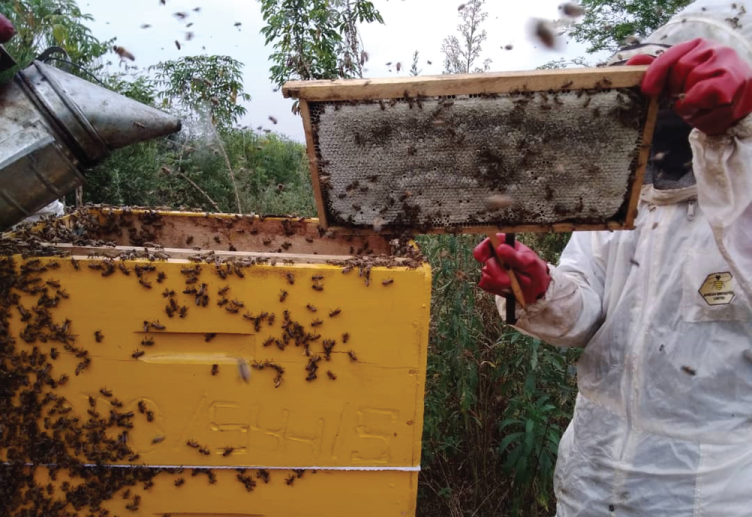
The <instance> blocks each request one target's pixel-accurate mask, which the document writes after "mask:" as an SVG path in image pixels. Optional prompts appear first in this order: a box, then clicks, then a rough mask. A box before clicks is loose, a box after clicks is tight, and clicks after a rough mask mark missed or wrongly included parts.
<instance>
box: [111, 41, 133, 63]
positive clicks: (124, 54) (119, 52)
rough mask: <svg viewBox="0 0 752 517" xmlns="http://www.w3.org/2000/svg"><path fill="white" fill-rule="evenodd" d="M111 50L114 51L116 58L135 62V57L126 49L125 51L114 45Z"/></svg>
mask: <svg viewBox="0 0 752 517" xmlns="http://www.w3.org/2000/svg"><path fill="white" fill-rule="evenodd" d="M112 50H114V51H115V53H116V54H117V55H118V56H120V59H128V60H130V61H135V60H136V56H134V55H133V54H131V53H130V52H129V51H128V49H126V48H125V47H120V46H118V45H115V46H114V47H113V49H112Z"/></svg>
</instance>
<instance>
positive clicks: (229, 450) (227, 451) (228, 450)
mask: <svg viewBox="0 0 752 517" xmlns="http://www.w3.org/2000/svg"><path fill="white" fill-rule="evenodd" d="M234 450H235V449H234V448H232V447H225V448H224V450H223V451H222V456H224V457H227V456H229V455H230V454H232V451H234Z"/></svg>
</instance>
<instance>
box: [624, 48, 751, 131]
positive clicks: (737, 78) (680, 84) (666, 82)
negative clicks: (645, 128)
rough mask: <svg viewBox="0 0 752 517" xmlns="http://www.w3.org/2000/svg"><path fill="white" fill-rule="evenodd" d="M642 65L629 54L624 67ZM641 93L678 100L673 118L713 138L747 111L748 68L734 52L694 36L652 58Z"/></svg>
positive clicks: (744, 115)
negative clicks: (671, 97)
mask: <svg viewBox="0 0 752 517" xmlns="http://www.w3.org/2000/svg"><path fill="white" fill-rule="evenodd" d="M638 58H642V59H641V60H640V59H638ZM646 62H647V60H645V59H644V57H643V56H635V57H633V58H632V59H630V60H629V61H628V62H627V64H646ZM642 92H643V93H644V94H645V95H650V96H653V95H659V94H666V95H670V96H676V97H678V98H679V100H678V101H677V102H676V104H675V105H674V110H675V111H676V113H677V114H679V116H681V117H682V118H683V119H684V120H685V121H686V122H687V123H688V124H691V125H692V126H693V127H695V128H697V129H699V130H700V131H702V132H703V133H705V134H708V135H717V134H720V133H723V132H725V131H726V130H727V129H729V128H730V127H731V126H733V125H734V124H736V123H737V122H738V121H739V120H741V119H742V118H744V117H746V116H747V115H749V114H750V113H752V68H751V67H750V66H749V65H748V64H747V63H746V62H744V60H743V59H742V58H740V57H739V55H738V54H737V53H736V51H734V49H732V48H730V47H724V46H721V45H718V44H717V43H713V42H711V41H708V40H704V39H702V38H697V39H694V40H692V41H687V42H684V43H680V44H678V45H674V46H673V47H671V48H670V49H668V50H666V51H665V52H664V53H663V54H661V55H660V56H658V58H657V59H655V61H653V62H652V64H650V66H649V67H648V71H647V73H646V74H645V78H644V79H643V81H642Z"/></svg>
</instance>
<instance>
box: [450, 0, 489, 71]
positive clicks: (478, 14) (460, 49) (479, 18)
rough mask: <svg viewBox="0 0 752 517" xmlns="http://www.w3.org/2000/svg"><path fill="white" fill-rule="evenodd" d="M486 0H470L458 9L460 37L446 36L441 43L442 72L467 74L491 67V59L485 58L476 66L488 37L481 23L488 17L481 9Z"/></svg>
mask: <svg viewBox="0 0 752 517" xmlns="http://www.w3.org/2000/svg"><path fill="white" fill-rule="evenodd" d="M485 3H486V0H470V1H469V2H467V3H465V4H464V7H462V9H460V13H459V16H460V19H461V21H460V24H459V25H457V31H458V32H459V33H460V37H459V38H458V37H457V36H447V37H446V38H444V42H443V43H442V45H441V52H442V53H443V54H444V73H447V74H469V73H471V72H485V71H487V70H488V69H489V68H490V67H491V60H490V59H485V60H484V61H483V63H482V65H480V66H477V63H478V60H479V59H480V54H481V52H483V43H484V42H485V41H486V39H487V38H488V34H487V33H486V31H485V29H481V25H482V24H483V22H484V21H485V20H486V18H488V13H487V12H485V11H484V10H483V7H484V4H485Z"/></svg>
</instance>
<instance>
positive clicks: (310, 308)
mask: <svg viewBox="0 0 752 517" xmlns="http://www.w3.org/2000/svg"><path fill="white" fill-rule="evenodd" d="M306 309H308V310H309V311H311V312H316V307H314V306H313V305H311V304H310V303H309V304H308V305H306Z"/></svg>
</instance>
